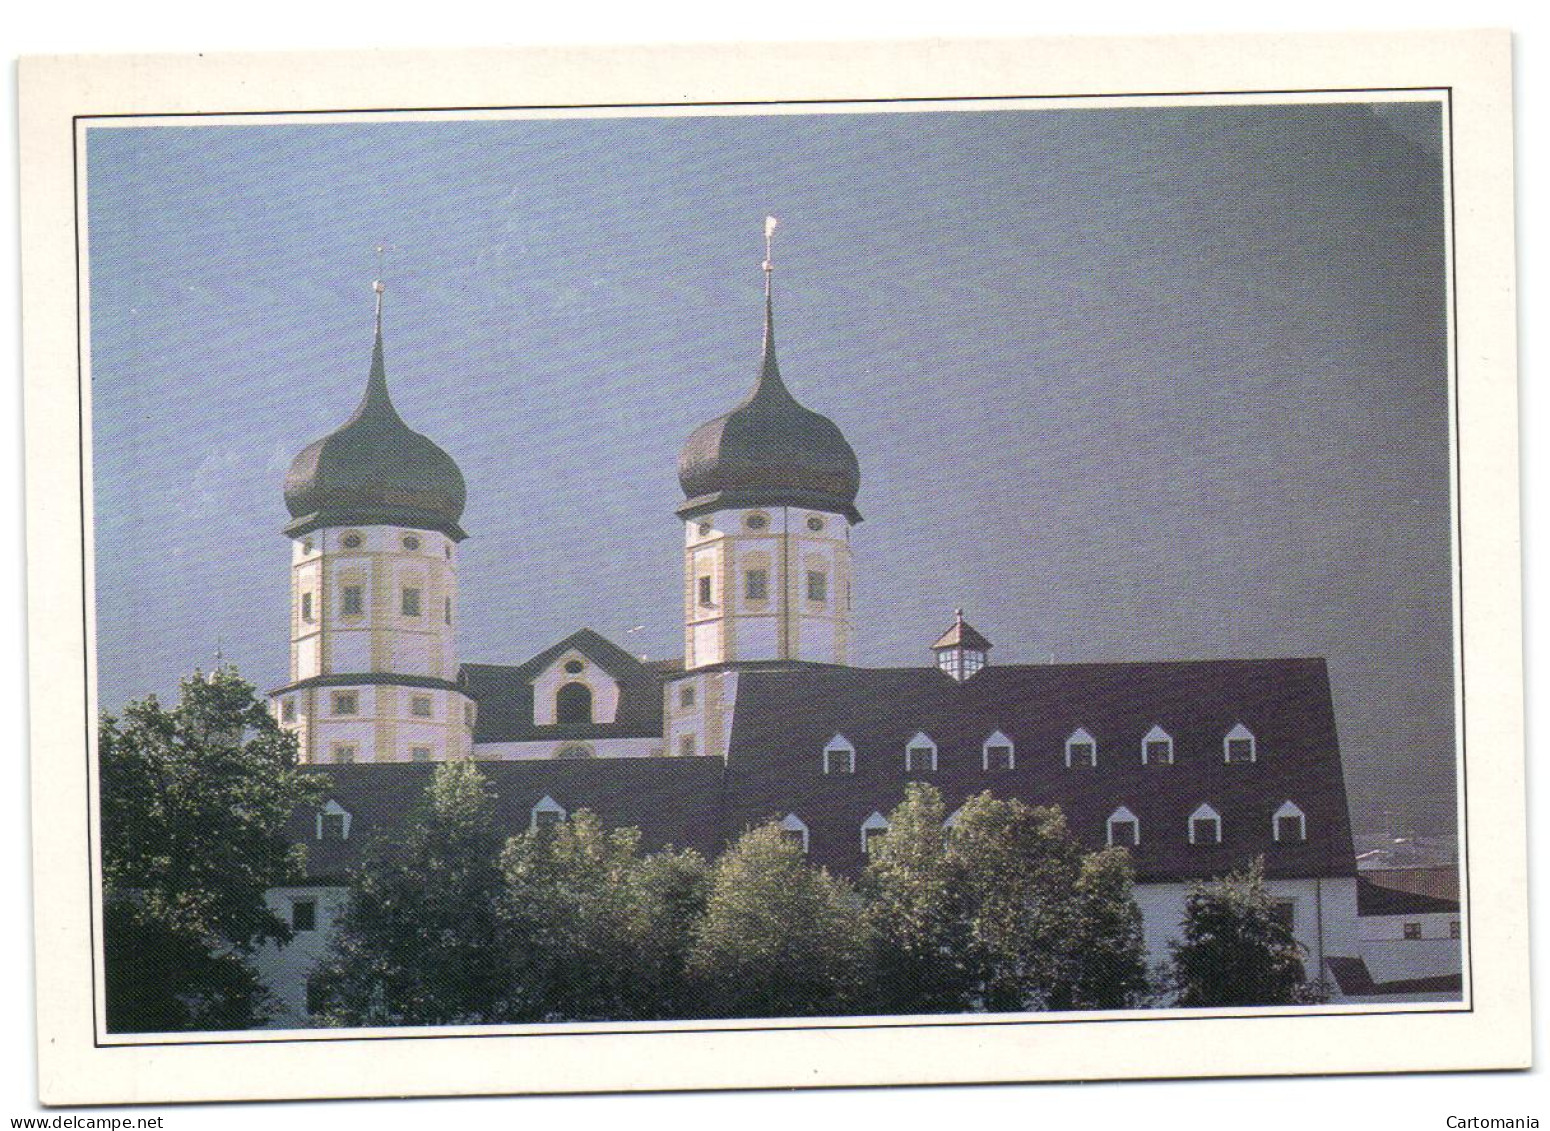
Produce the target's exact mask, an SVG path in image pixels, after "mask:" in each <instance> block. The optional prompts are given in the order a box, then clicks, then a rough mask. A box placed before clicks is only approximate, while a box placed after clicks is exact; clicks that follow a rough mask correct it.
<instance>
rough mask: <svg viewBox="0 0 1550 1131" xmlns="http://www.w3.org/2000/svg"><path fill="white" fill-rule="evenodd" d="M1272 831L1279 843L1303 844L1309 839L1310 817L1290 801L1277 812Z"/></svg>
mask: <svg viewBox="0 0 1550 1131" xmlns="http://www.w3.org/2000/svg"><path fill="white" fill-rule="evenodd" d="M1271 831H1272V832H1273V833H1274V834H1275V838H1276V843H1277V844H1301V843H1302V842H1303V841H1305V840H1307V839H1308V818H1307V816H1306V815H1305V814H1304V813H1303V811H1302V810H1301V809H1299V808H1298V807H1297V806H1296V805H1294V804H1293V803H1292V802H1290V801H1288V802H1287V803H1286V804H1284V805H1282V806H1281V808H1279V809H1277V810H1276V812H1275V817H1274V818H1273V819H1272V828H1271Z"/></svg>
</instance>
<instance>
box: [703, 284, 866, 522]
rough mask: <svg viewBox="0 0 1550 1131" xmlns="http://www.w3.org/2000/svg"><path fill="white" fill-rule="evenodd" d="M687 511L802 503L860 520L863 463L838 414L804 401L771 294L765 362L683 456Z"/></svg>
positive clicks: (767, 296) (767, 307)
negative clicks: (784, 372) (784, 373)
mask: <svg viewBox="0 0 1550 1131" xmlns="http://www.w3.org/2000/svg"><path fill="white" fill-rule="evenodd" d="M678 482H679V485H680V486H681V487H683V492H684V495H685V496H687V498H688V502H686V503H684V505H683V506H681V507H679V508H678V513H679V514H680V515H681V516H682V517H684V518H692V517H694V516H695V515H700V514H707V513H709V512H711V511H715V510H722V509H726V508H731V507H757V506H797V507H811V508H812V509H814V510H823V511H830V512H833V513H837V514H842V515H844V516H845V517H846V518H848V519H849V520H850V521H851V522H860V521H861V514H860V512H858V511H857V510H856V492H857V491H859V490H860V489H861V468H860V466H859V465H858V464H857V463H856V453H855V452H854V451H852V450H851V447H850V444H849V443H847V442H846V440H845V436H844V434H843V433H841V432H840V430H839V428H838V427H837V426H836V425H835V423H834V421H832V420H830V419H829V418H828V417H827V416H820V415H819V414H818V413H816V412H814V411H812V410H811V409H808V408H803V407H802V406H801V405H800V404H798V403H797V400H796V398H795V397H793V396H792V395H791V393H790V392H789V391H788V390H787V388H786V385H785V382H784V381H782V380H781V379H780V367H779V366H778V365H777V364H776V361H775V316H774V309H773V304H772V302H771V299H770V293H769V290H768V288H766V290H765V295H764V365H763V368H762V369H761V370H760V373H759V381H758V384H756V385H755V386H754V388H753V392H751V393H749V394H748V396H747V397H746V398H744V400H743V402H742V403H741V404H739V405H738V406H737V407H736V408H734V409H733V410H732V411H731V412H729V413H727V414H726V415H725V416H718V417H717V418H716V419H715V420H712V421H710V422H708V423H706V424H702V425H700V426H699V427H698V428H696V429H695V430H694V432H693V433H692V434H691V435H690V436H689V442H688V443H686V444H685V445H684V447H683V451H682V452H681V453H680V454H679V456H678Z"/></svg>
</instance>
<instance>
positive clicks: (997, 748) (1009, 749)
mask: <svg viewBox="0 0 1550 1131" xmlns="http://www.w3.org/2000/svg"><path fill="white" fill-rule="evenodd" d="M980 764H981V766H982V767H983V768H984V769H985V771H986V772H987V773H998V772H1000V771H1003V770H1011V769H1015V768H1016V766H1017V749H1016V747H1015V746H1013V745H1012V740H1011V739H1010V738H1008V737H1007V736H1006V735H1004V734H1002V733H1001V732H1000V731H999V730H998V731H996V733H995V734H993V735H991V736H990V737H989V738H987V739H986V740H985V745H984V746H982V747H981V748H980Z"/></svg>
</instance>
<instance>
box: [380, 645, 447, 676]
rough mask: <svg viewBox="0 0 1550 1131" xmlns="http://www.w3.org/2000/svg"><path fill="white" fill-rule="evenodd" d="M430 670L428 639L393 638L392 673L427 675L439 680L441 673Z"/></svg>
mask: <svg viewBox="0 0 1550 1131" xmlns="http://www.w3.org/2000/svg"><path fill="white" fill-rule="evenodd" d="M432 668H433V665H432V663H431V640H430V638H429V637H426V636H410V635H407V634H398V635H396V636H395V637H394V638H393V667H392V669H391V670H392V671H394V672H395V673H397V674H399V675H428V676H436V677H438V678H439V677H440V675H441V673H440V672H438V671H434V670H432Z"/></svg>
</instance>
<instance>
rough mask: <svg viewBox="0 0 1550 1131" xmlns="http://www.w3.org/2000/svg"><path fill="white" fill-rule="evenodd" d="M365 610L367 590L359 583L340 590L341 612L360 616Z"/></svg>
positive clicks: (349, 615)
mask: <svg viewBox="0 0 1550 1131" xmlns="http://www.w3.org/2000/svg"><path fill="white" fill-rule="evenodd" d="M365 611H366V600H365V592H364V590H362V589H361V587H360V586H359V585H346V586H345V587H344V588H343V589H341V590H340V591H339V612H340V614H341V615H343V616H347V617H358V616H360V615H361V614H362V613H364V612H365Z"/></svg>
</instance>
